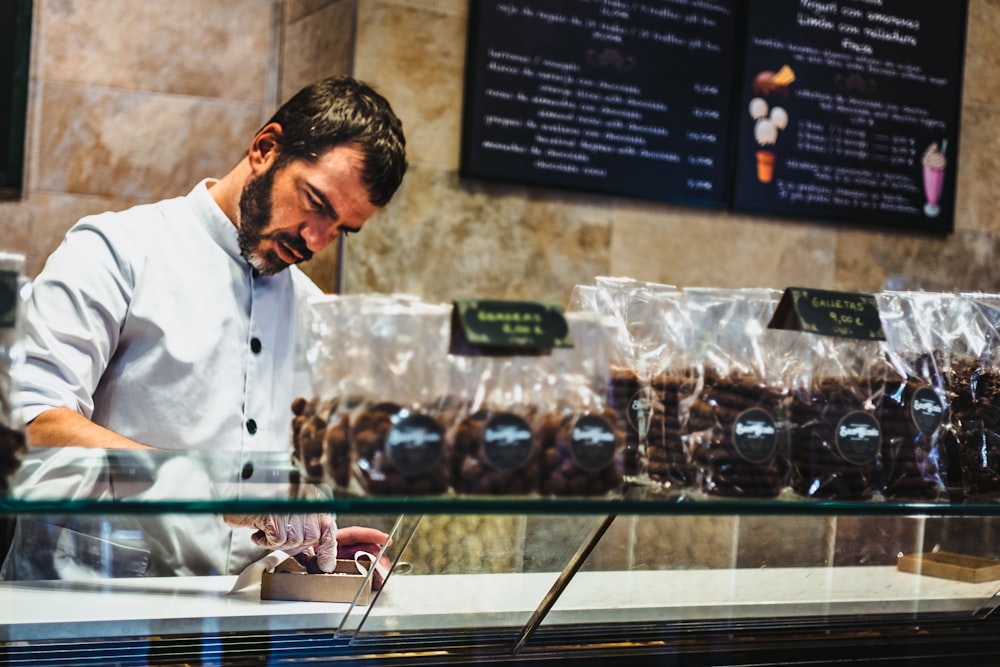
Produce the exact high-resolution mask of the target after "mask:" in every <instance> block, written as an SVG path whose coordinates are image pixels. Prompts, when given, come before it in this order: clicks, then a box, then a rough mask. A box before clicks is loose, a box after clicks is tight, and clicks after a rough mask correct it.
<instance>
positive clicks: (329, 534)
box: [222, 514, 337, 572]
mask: <svg viewBox="0 0 1000 667" xmlns="http://www.w3.org/2000/svg"><path fill="white" fill-rule="evenodd" d="M222 519H223V521H225V522H226V523H227V524H229V525H230V526H236V527H249V528H256V532H254V534H253V535H251V539H252V540H253V541H254V544H256V545H258V546H260V547H263V548H265V549H270V550H272V551H274V550H280V551H284V552H285V553H286V554H288V555H289V556H294V555H295V554H298V553H303V552H306V551H308V552H309V553H311V554H315V556H316V564H317V565H318V566H319V568H320V569H321V570H323V571H324V572H332V571H333V570H334V568H335V567H336V566H337V523H336V521H335V520H334V518H333V516H332V515H330V514H256V515H246V516H244V515H235V514H227V515H225V516H223V517H222Z"/></svg>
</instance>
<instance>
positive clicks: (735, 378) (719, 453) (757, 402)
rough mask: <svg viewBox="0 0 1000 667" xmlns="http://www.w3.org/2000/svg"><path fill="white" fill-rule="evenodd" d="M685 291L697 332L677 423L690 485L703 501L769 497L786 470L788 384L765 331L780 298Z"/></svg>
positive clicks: (758, 292) (757, 292)
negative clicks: (692, 382) (691, 378)
mask: <svg viewBox="0 0 1000 667" xmlns="http://www.w3.org/2000/svg"><path fill="white" fill-rule="evenodd" d="M685 291H686V292H687V307H688V310H689V313H690V317H691V321H692V326H693V329H694V331H696V332H698V333H697V336H696V339H695V340H694V342H693V351H692V353H691V360H692V364H693V366H694V367H695V368H697V375H698V378H697V382H696V389H695V392H694V393H693V395H692V397H691V398H690V400H689V401H687V403H686V412H687V414H686V417H684V419H683V421H684V429H683V439H684V444H685V447H686V449H687V451H688V456H689V459H690V462H691V465H692V466H693V468H694V469H695V471H696V474H697V483H696V485H695V488H696V490H697V491H698V492H699V493H700V494H704V495H706V496H709V497H713V496H720V497H726V498H775V497H777V496H778V495H779V494H780V493H781V492H782V491H783V490H784V489H785V487H786V486H787V484H788V473H789V462H788V454H787V450H786V449H785V440H784V438H783V437H782V433H781V425H782V424H783V423H784V419H783V407H784V400H785V397H786V396H787V394H788V387H787V385H786V384H785V378H784V377H783V376H782V375H780V374H779V373H778V372H777V366H776V365H775V361H774V359H775V354H776V351H775V350H773V349H772V348H771V347H770V343H769V341H770V338H769V336H768V329H767V323H768V321H769V320H770V319H771V315H772V314H773V312H774V308H775V306H776V305H777V301H778V296H780V293H779V292H776V291H774V290H770V289H749V288H748V289H735V290H724V289H692V290H685Z"/></svg>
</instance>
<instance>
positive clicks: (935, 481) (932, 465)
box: [875, 291, 952, 502]
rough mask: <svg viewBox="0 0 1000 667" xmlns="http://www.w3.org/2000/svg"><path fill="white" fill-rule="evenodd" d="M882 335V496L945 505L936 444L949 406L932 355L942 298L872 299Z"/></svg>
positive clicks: (902, 295) (941, 456)
mask: <svg viewBox="0 0 1000 667" xmlns="http://www.w3.org/2000/svg"><path fill="white" fill-rule="evenodd" d="M875 297H876V300H877V302H878V307H879V313H880V315H881V319H882V328H883V331H884V333H885V342H884V344H883V346H884V348H885V356H886V359H887V361H888V367H887V369H886V379H885V390H884V392H883V396H882V418H881V425H882V456H883V460H884V462H885V497H886V498H887V499H890V500H902V501H906V500H918V501H924V502H946V501H947V500H948V490H947V485H946V482H945V477H946V474H947V467H948V464H947V460H946V457H945V451H944V448H943V446H942V443H941V437H942V434H943V432H944V428H945V425H946V424H947V422H948V401H947V397H946V392H945V381H944V376H943V373H942V369H941V368H940V367H939V362H940V360H941V358H940V355H939V354H935V351H936V350H937V349H939V347H938V343H939V341H937V340H936V338H937V335H938V333H939V332H941V331H942V329H941V328H940V326H939V323H938V317H939V314H940V313H942V312H946V309H945V308H943V304H942V300H943V299H951V298H952V297H951V296H950V295H947V294H941V293H933V292H903V291H886V292H882V293H880V294H876V295H875Z"/></svg>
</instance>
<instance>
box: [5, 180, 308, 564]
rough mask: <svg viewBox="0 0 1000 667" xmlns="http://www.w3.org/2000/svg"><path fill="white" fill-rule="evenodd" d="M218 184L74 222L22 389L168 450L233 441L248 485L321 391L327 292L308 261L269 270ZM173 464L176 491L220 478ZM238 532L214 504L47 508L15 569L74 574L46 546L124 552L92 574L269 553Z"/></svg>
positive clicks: (29, 321)
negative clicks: (119, 510) (312, 319)
mask: <svg viewBox="0 0 1000 667" xmlns="http://www.w3.org/2000/svg"><path fill="white" fill-rule="evenodd" d="M210 183H211V181H209V180H205V181H202V182H201V183H199V184H198V185H197V186H196V187H195V188H194V189H193V190H192V191H191V192H190V193H189V194H188V195H187V196H184V197H178V198H175V199H168V200H164V201H161V202H158V203H155V204H149V205H143V206H136V207H134V208H132V209H129V210H127V211H123V212H115V213H103V214H100V215H95V216H89V217H85V218H83V219H81V220H80V221H79V222H77V223H76V224H75V225H74V226H73V227H72V228H71V229H70V230H69V232H68V233H67V234H66V237H65V239H64V241H63V243H62V244H61V245H60V246H59V248H58V249H57V250H56V251H55V252H54V253H53V254H52V255H51V256H50V258H49V259H48V261H47V262H46V264H45V267H44V269H43V270H42V272H41V273H40V274H39V275H38V277H37V278H36V279H35V280H34V281H33V289H32V296H31V300H30V302H29V303H28V304H27V306H26V309H25V318H24V321H25V350H26V358H25V364H24V367H23V369H22V370H21V371H20V372H19V383H20V386H21V388H20V391H19V392H18V394H17V398H18V399H19V401H20V405H21V407H22V409H23V413H24V418H25V420H31V419H32V418H34V417H35V416H36V415H38V414H40V413H41V412H43V411H45V410H47V409H50V408H54V407H67V408H70V409H72V410H75V411H78V412H80V413H81V414H83V415H85V416H86V417H89V418H90V419H92V420H93V421H94V422H96V423H98V424H100V425H102V426H105V427H107V428H109V429H111V430H112V431H115V432H117V433H120V434H122V435H124V436H126V437H129V438H132V439H134V440H137V441H139V442H141V443H144V444H147V445H150V446H153V447H156V448H158V449H162V450H184V451H191V450H196V451H212V452H223V451H224V452H226V454H225V455H224V456H225V457H227V458H228V459H229V460H231V461H232V462H233V464H232V466H231V467H232V470H231V475H232V477H231V481H232V482H233V483H234V484H236V485H238V484H239V480H240V479H241V478H245V477H247V474H248V470H249V469H248V468H247V467H246V465H245V464H246V462H252V458H253V452H262V451H272V452H273V451H290V424H291V417H292V415H291V409H290V405H291V402H292V400H293V398H295V397H296V396H299V395H302V394H303V392H304V391H305V390H306V388H307V384H306V382H307V377H308V376H307V374H306V373H305V372H304V369H305V366H304V365H303V364H302V363H301V360H302V359H303V356H304V355H303V351H302V349H301V345H303V344H304V337H303V336H302V335H301V333H302V330H301V326H302V324H303V323H304V321H305V319H304V308H305V307H306V306H305V302H306V299H307V298H308V297H309V296H313V295H317V294H319V293H320V290H319V288H318V287H317V286H316V285H315V284H314V283H313V282H312V281H311V280H310V279H309V278H308V277H307V276H306V275H305V274H304V273H302V272H301V271H300V270H299V269H298V268H297V267H294V266H293V267H290V268H289V269H288V270H286V271H282V272H280V273H278V274H277V275H274V276H262V275H258V274H257V273H256V272H255V271H254V270H253V269H252V268H251V267H250V265H249V264H248V263H247V262H246V260H244V259H243V258H242V257H241V256H240V253H239V247H238V244H237V237H236V227H235V226H234V225H233V223H232V221H230V220H229V218H228V217H226V215H225V214H224V213H223V212H222V210H221V209H220V208H219V207H218V205H217V204H216V203H215V201H214V200H213V199H212V197H211V195H210V194H209V191H208V185H209V184H210ZM181 465H182V467H183V466H185V465H186V466H189V467H190V466H191V464H190V462H188V463H186V464H181ZM193 467H194V468H197V465H195V466H193ZM249 472H250V476H251V477H252V471H249ZM49 473H51V471H49ZM164 474H165V477H169V476H170V474H169V471H168V472H166V473H164ZM173 474H174V476H175V479H174V481H173V482H166V481H161V482H160V483H159V487H160V488H158V489H157V493H159V494H161V495H162V497H163V498H170V497H172V496H173V497H178V498H185V497H188V495H186V494H192V495H194V497H204V489H202V488H196V489H193V488H191V487H190V486H188V485H200V484H204V483H207V481H210V480H207V478H205V479H203V478H202V477H200V476H199V473H198V471H197V470H185V471H183V472H180V473H177V471H174V473H173ZM154 475H155V473H154ZM52 477H56V478H61V480H62V481H61V482H59V483H60V484H64V483H65V476H60V475H59V474H54V475H51V474H50V476H49V477H45V476H44V475H43V476H42V477H40V478H38V479H35V480H33V485H34V486H37V485H38V484H42V485H44V484H45V483H46V482H45V480H46V479H51V478H52ZM84 477H85V476H84ZM73 479H74V480H75V481H74V483H84V484H90V483H91V482H81V481H80V480H81V479H84V478H81V477H79V476H76V477H73ZM171 484H172V485H174V486H175V487H177V488H173V489H172V488H170V485H171ZM164 485H166V486H164ZM237 488H238V487H237ZM32 492H33V493H38V489H37V488H36V489H34V490H33V491H32ZM69 493H70V494H73V493H91V494H93V493H95V492H94V491H93V489H90V490H88V489H83V488H77V489H75V490H70V491H69ZM199 493H200V494H202V495H198V494H199ZM228 493H232V490H231V489H230V490H229V491H228ZM39 522H40V523H39ZM32 524H38V525H35V526H34V528H32ZM118 526H123V527H122V528H120V529H119V527H118ZM66 531H72V532H70V533H67V532H66ZM237 531H238V532H242V533H245V534H242V535H239V539H235V540H234V539H233V538H232V533H233V531H231V530H230V529H229V528H228V527H227V526H225V525H224V524H223V523H222V521H221V519H219V518H218V517H216V516H214V515H210V514H209V515H206V514H191V515H186V516H142V517H82V516H76V517H58V518H57V517H46V516H41V517H37V518H34V519H29V520H24V521H21V522H20V525H19V526H18V528H17V530H16V531H15V544H14V546H13V548H12V549H11V553H10V555H9V557H8V559H7V562H5V564H4V568H3V571H2V576H3V578H6V579H11V578H17V579H22V578H51V577H55V576H62V573H61V572H60V568H59V567H58V564H56V565H53V564H52V563H50V562H43V561H45V560H46V558H45V556H44V554H42V553H41V552H42V551H44V550H45V548H46V547H57V548H55V552H57V553H60V554H62V555H63V561H64V562H65V563H73V562H76V563H77V564H78V563H79V562H80V561H87V560H88V558H90V559H91V560H92V559H93V558H92V556H93V554H94V553H105V554H107V553H112V554H114V553H118V552H119V551H120V552H121V553H120V554H119V555H118V556H116V558H117V560H115V561H114V563H112V564H110V565H109V564H108V563H107V562H103V563H100V564H99V567H96V568H94V569H100V570H102V571H103V572H104V573H105V574H106V573H108V572H115V573H118V574H132V575H139V574H148V575H165V574H182V575H190V574H225V573H234V572H238V571H239V570H240V569H242V567H243V566H244V565H245V564H246V563H247V562H249V560H250V559H251V558H253V557H256V556H257V555H259V550H256V549H253V548H251V543H250V542H249V539H248V536H249V532H250V531H249V529H237ZM98 533H99V534H98ZM46 536H48V537H46ZM95 539H96V540H100V542H98V543H93V542H92V540H95ZM108 539H109V540H110V542H111V544H108V543H106V542H105V540H108ZM119 547H121V549H118V548H119ZM74 554H78V555H79V556H80V559H79V560H76V559H74ZM87 554H91V557H88V556H87ZM237 554H238V555H237ZM133 556H134V558H133ZM126 561H127V562H126ZM143 563H145V565H143ZM74 572H76V570H74ZM77 574H78V573H77Z"/></svg>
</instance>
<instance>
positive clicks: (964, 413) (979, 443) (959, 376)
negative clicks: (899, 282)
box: [937, 292, 1000, 502]
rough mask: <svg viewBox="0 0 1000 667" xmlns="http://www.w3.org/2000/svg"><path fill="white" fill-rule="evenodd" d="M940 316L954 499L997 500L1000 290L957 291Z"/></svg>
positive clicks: (999, 468) (999, 474) (999, 490)
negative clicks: (998, 291) (982, 291)
mask: <svg viewBox="0 0 1000 667" xmlns="http://www.w3.org/2000/svg"><path fill="white" fill-rule="evenodd" d="M937 319H938V325H937V326H938V328H939V331H940V333H939V334H938V335H939V338H940V339H942V342H941V356H942V357H943V361H942V364H941V365H942V369H943V370H942V372H943V375H944V380H945V390H946V392H947V400H948V402H949V406H950V411H949V417H950V419H949V420H948V424H947V427H946V429H945V434H944V437H943V438H942V440H943V442H944V446H945V451H946V452H947V453H948V458H949V461H950V465H949V466H948V489H949V493H950V495H951V499H952V501H957V500H959V499H961V500H963V501H965V502H992V501H995V500H996V499H997V498H998V497H1000V335H998V329H1000V295H997V294H989V293H981V292H969V293H963V294H959V295H951V298H949V299H947V300H943V301H942V308H941V311H940V313H939V314H938V316H937Z"/></svg>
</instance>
